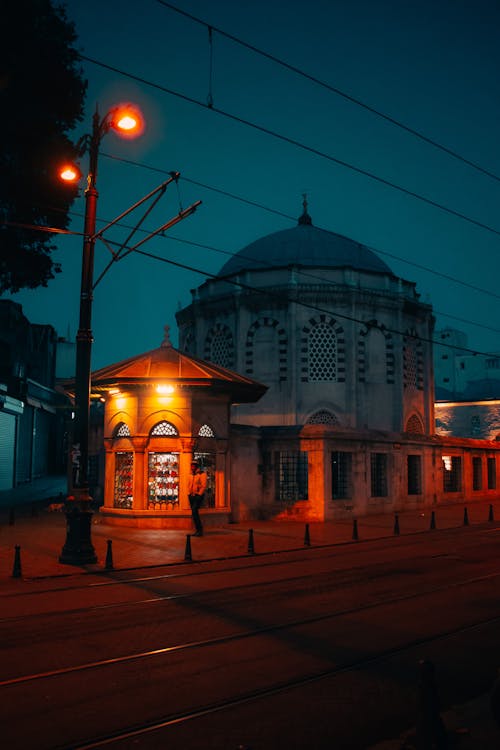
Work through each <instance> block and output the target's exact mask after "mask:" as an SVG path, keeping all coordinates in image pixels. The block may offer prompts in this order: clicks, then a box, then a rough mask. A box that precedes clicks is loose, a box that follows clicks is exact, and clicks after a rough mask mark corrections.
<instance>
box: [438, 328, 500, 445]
mask: <svg viewBox="0 0 500 750" xmlns="http://www.w3.org/2000/svg"><path fill="white" fill-rule="evenodd" d="M435 339H436V341H437V342H438V343H437V344H436V346H435V351H434V370H435V388H436V432H437V434H438V435H443V436H444V435H453V436H456V437H470V438H476V439H478V438H479V439H484V440H497V439H498V438H499V436H500V353H495V352H493V353H490V354H474V353H473V352H471V351H467V350H468V349H469V346H468V341H467V336H466V335H465V334H464V333H463V332H462V331H457V330H455V329H453V328H446V329H444V330H442V331H438V332H437V333H436V336H435Z"/></svg>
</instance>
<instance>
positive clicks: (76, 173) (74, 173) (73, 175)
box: [59, 164, 82, 182]
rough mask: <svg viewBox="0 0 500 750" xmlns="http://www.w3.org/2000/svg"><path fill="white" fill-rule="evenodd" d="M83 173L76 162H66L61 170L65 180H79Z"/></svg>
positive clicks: (60, 174) (61, 176)
mask: <svg viewBox="0 0 500 750" xmlns="http://www.w3.org/2000/svg"><path fill="white" fill-rule="evenodd" d="M81 176H82V173H81V172H80V170H79V169H78V167H77V166H76V165H75V164H64V165H63V166H62V167H61V168H60V170H59V177H60V179H61V180H63V181H64V182H78V180H79V179H80V178H81Z"/></svg>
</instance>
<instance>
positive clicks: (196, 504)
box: [188, 461, 207, 536]
mask: <svg viewBox="0 0 500 750" xmlns="http://www.w3.org/2000/svg"><path fill="white" fill-rule="evenodd" d="M206 488H207V475H206V473H205V472H204V471H203V470H202V469H201V468H200V467H199V466H198V464H197V463H196V461H192V462H191V474H190V475H189V482H188V495H189V505H190V506H191V514H192V516H193V523H194V525H195V528H196V532H195V534H194V536H203V524H202V523H201V518H200V508H201V505H202V503H203V498H204V497H205V490H206Z"/></svg>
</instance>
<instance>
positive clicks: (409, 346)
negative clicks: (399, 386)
mask: <svg viewBox="0 0 500 750" xmlns="http://www.w3.org/2000/svg"><path fill="white" fill-rule="evenodd" d="M423 373H424V365H423V353H422V342H421V341H420V339H419V338H417V334H416V332H415V331H409V333H408V335H407V336H405V337H404V339H403V377H404V386H405V388H410V389H411V388H414V389H416V390H419V391H421V390H423V387H424V374H423Z"/></svg>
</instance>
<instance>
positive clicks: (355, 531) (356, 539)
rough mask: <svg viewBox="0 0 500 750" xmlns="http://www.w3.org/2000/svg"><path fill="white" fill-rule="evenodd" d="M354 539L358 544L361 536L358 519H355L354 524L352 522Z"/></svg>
mask: <svg viewBox="0 0 500 750" xmlns="http://www.w3.org/2000/svg"><path fill="white" fill-rule="evenodd" d="M352 538H353V539H354V541H355V542H357V541H358V539H359V536H358V521H357V519H356V518H354V519H353V522H352Z"/></svg>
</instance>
